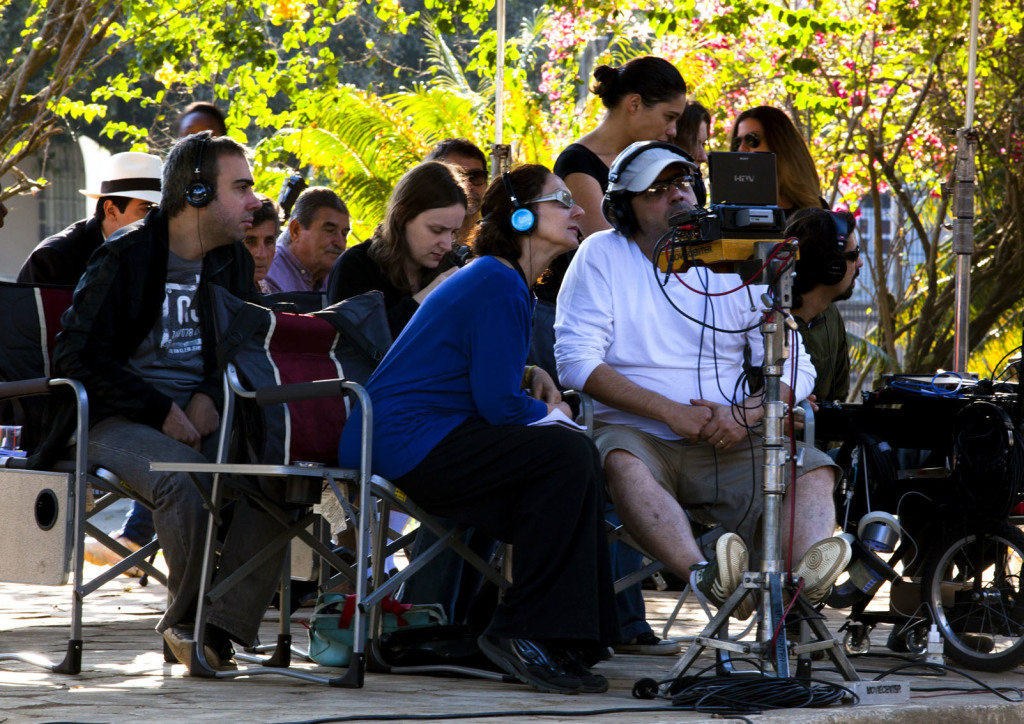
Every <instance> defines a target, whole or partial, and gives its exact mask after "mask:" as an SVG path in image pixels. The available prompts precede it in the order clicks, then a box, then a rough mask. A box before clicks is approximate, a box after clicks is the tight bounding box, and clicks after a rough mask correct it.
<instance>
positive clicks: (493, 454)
mask: <svg viewBox="0 0 1024 724" xmlns="http://www.w3.org/2000/svg"><path fill="white" fill-rule="evenodd" d="M393 482H394V483H395V485H397V486H398V487H400V488H401V489H402V490H403V491H404V492H405V493H407V494H408V495H409V496H410V497H411V498H412V499H413V500H415V501H416V502H417V503H418V504H419V505H421V506H422V507H423V508H424V509H425V510H426V511H427V512H429V513H432V514H435V515H442V516H445V517H447V518H453V519H455V520H457V521H459V522H460V523H464V524H466V525H471V526H475V527H476V528H477V529H479V530H482V531H483V532H485V533H487V534H489V535H491V536H493V537H494V538H497V539H498V540H501V541H505V542H507V543H511V544H512V547H513V548H512V550H513V552H512V586H511V587H510V588H509V590H508V591H506V593H505V597H504V600H503V601H502V603H501V604H500V605H499V606H498V609H497V610H496V611H495V613H494V617H493V618H492V619H491V623H490V626H489V627H488V629H487V633H488V634H491V635H493V636H500V637H504V638H528V639H535V640H538V641H558V642H578V643H580V644H584V643H585V642H589V643H595V644H600V645H607V644H611V643H614V642H616V641H617V640H618V639H619V626H618V619H617V616H616V612H615V599H614V593H613V590H614V589H613V583H612V578H611V568H610V565H609V561H608V541H607V538H606V535H605V529H604V475H603V473H602V470H601V461H600V458H599V457H598V454H597V449H596V448H595V447H594V445H593V443H592V442H591V441H590V439H589V438H587V437H585V436H584V435H582V434H581V433H579V432H574V431H572V430H566V429H564V428H558V427H527V426H523V425H506V426H495V425H488V424H487V423H486V422H484V421H482V420H479V419H470V420H467V421H466V422H464V423H462V424H461V425H459V426H458V427H457V428H455V429H454V430H452V432H450V433H449V434H448V435H447V436H446V437H445V438H444V439H443V440H442V441H441V442H440V443H439V444H438V445H437V447H435V448H434V449H433V450H431V452H430V453H429V454H428V455H427V457H426V458H424V460H423V461H422V462H421V463H420V464H419V465H417V466H416V467H415V468H414V469H413V470H412V471H410V472H409V473H407V474H405V475H403V476H402V477H401V478H399V479H397V480H394V481H393Z"/></svg>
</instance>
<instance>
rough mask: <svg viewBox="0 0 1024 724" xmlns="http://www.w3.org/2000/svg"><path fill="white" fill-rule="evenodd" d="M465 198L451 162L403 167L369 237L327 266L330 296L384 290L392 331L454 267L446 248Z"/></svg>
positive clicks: (463, 209) (462, 182) (462, 177)
mask: <svg viewBox="0 0 1024 724" xmlns="http://www.w3.org/2000/svg"><path fill="white" fill-rule="evenodd" d="M468 198H469V196H468V186H467V181H466V178H465V174H464V173H463V172H462V170H461V169H459V168H458V167H456V166H453V165H451V164H448V163H443V162H441V161H427V162H425V163H421V164H420V165H418V166H416V167H414V168H412V169H411V170H409V171H408V172H406V174H405V175H404V176H402V178H401V179H399V181H398V184H396V186H395V190H394V192H392V194H391V198H390V199H389V200H388V207H387V211H386V212H385V214H384V221H383V222H382V223H381V224H380V225H378V226H377V229H376V231H374V233H373V238H371V239H370V240H369V241H364V242H362V243H361V244H356V245H355V246H353V247H350V248H349V249H347V250H346V251H345V253H344V254H342V255H341V257H340V258H339V259H338V261H337V263H336V264H335V265H334V269H332V270H331V277H330V280H329V281H328V284H327V288H328V296H329V297H330V299H331V301H339V300H342V299H348V298H349V297H353V296H355V295H357V294H362V293H363V292H369V291H373V290H377V291H380V292H383V294H384V304H385V306H386V307H387V310H388V321H389V323H390V325H391V333H392V334H393V335H394V336H396V337H397V336H398V334H399V333H400V332H401V331H402V329H403V328H404V327H405V325H406V323H407V322H408V321H409V319H410V318H411V317H412V315H413V313H414V312H415V311H416V310H417V309H418V308H419V306H420V304H422V303H423V301H424V300H425V299H426V298H427V296H428V295H429V294H430V293H431V292H432V291H434V289H436V288H437V286H438V285H439V284H441V282H443V281H444V280H445V279H447V278H448V277H449V276H450V275H451V273H452V272H453V271H455V266H454V263H453V260H452V259H451V257H450V254H449V252H451V250H452V245H453V244H454V242H455V235H456V234H457V233H458V231H459V229H460V228H461V227H462V222H463V220H464V219H465V217H466V208H467V204H468Z"/></svg>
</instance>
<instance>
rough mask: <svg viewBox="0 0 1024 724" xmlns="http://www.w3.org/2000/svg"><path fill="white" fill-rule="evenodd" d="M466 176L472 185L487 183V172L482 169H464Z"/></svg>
mask: <svg viewBox="0 0 1024 724" xmlns="http://www.w3.org/2000/svg"><path fill="white" fill-rule="evenodd" d="M466 178H467V179H469V182H470V183H471V184H473V185H474V186H483V185H484V184H486V183H487V172H486V171H484V170H482V169H477V170H476V171H466Z"/></svg>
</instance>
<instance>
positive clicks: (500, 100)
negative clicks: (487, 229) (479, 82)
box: [491, 0, 511, 179]
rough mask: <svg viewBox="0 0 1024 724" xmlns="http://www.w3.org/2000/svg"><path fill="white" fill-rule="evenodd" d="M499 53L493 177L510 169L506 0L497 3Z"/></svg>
mask: <svg viewBox="0 0 1024 724" xmlns="http://www.w3.org/2000/svg"><path fill="white" fill-rule="evenodd" d="M495 12H496V14H497V23H496V26H495V29H496V30H497V33H498V53H497V57H496V58H495V68H494V146H493V147H492V148H491V178H492V179H495V178H497V177H498V176H500V175H501V174H502V173H504V172H505V171H507V170H508V169H509V165H510V163H509V161H510V158H511V153H510V151H509V148H508V146H506V145H504V124H505V0H498V2H497V3H496V4H495Z"/></svg>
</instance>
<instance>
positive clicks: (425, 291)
mask: <svg viewBox="0 0 1024 724" xmlns="http://www.w3.org/2000/svg"><path fill="white" fill-rule="evenodd" d="M458 270H459V268H458V267H457V266H453V267H452V268H451V269H446V270H445V271H443V272H441V273H440V274H438V275H437V276H436V277H434V280H433V281H432V282H430V284H428V285H427V286H425V287H423V288H422V289H420V290H419V291H418V292H416V293H415V294H413V295H412V298H413V299H415V300H416V303H417V304H423V302H424V300H426V298H427V296H428V295H429V294H430V293H431V292H432V291H434V290H435V289H437V287H438V285H440V284H441V282H443V281H444V280H445V279H447V278H448V277H450V276H451V275H452V274H454V273H455V272H457V271H458Z"/></svg>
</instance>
